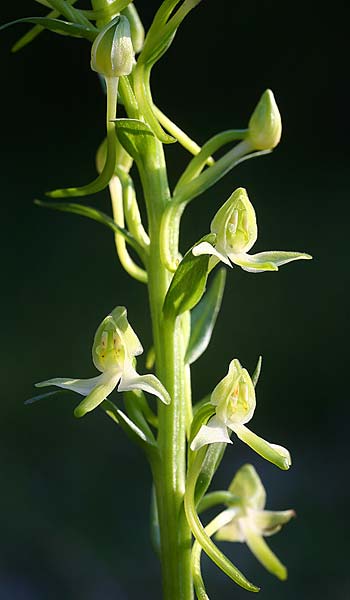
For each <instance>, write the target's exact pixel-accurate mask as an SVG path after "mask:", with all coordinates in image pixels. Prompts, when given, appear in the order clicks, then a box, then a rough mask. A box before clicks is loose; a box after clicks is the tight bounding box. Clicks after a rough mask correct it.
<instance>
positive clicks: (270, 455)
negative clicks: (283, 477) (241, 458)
mask: <svg viewBox="0 0 350 600" xmlns="http://www.w3.org/2000/svg"><path fill="white" fill-rule="evenodd" d="M230 429H232V431H234V432H235V434H236V435H237V437H239V439H240V440H242V442H244V443H245V444H247V445H248V446H250V448H252V449H253V450H254V451H255V452H257V454H260V456H262V457H263V458H265V459H266V460H268V461H270V462H272V463H273V464H274V465H276V466H277V467H279V468H280V469H283V470H287V469H289V467H290V465H291V462H292V461H291V458H290V454H289V452H288V450H287V449H286V448H283V446H277V445H276V444H270V442H267V441H266V440H264V439H263V438H261V437H259V436H258V435H256V434H255V433H253V432H252V431H250V429H248V428H247V427H245V426H244V425H233V424H231V423H230Z"/></svg>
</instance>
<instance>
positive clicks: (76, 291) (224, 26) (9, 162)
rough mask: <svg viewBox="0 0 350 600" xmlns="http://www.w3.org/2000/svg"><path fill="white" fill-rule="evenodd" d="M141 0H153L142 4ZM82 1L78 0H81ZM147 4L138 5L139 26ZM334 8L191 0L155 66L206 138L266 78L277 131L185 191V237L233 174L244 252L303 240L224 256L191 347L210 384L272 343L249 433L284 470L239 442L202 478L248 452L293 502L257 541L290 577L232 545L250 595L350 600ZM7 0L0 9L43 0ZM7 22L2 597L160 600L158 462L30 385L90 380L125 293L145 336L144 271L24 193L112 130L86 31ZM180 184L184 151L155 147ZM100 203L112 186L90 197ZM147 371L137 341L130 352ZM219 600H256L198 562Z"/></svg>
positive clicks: (81, 172) (183, 113)
mask: <svg viewBox="0 0 350 600" xmlns="http://www.w3.org/2000/svg"><path fill="white" fill-rule="evenodd" d="M142 4H146V5H147V7H146V8H144V7H143V6H142ZM85 6H86V4H85ZM157 6H158V2H157V1H156V0H152V1H148V2H144V3H140V4H139V11H140V13H141V15H142V16H143V18H144V22H145V24H146V25H148V24H149V23H150V20H151V17H152V14H153V13H154V11H155V9H156V7H157ZM341 9H342V5H341V4H340V3H338V4H337V3H336V2H335V3H332V5H331V6H330V8H327V10H325V9H324V10H323V9H322V8H321V7H320V5H319V6H316V3H305V2H303V3H301V2H294V3H284V4H283V5H282V4H281V3H280V2H276V1H267V2H258V1H251V2H249V3H247V2H240V1H238V2H234V3H231V2H228V1H226V2H212V1H211V0H203V2H202V3H201V5H199V6H198V7H197V8H196V9H195V10H194V11H193V13H192V14H191V15H190V16H189V17H188V19H187V20H186V22H185V23H184V24H183V26H182V27H181V29H180V30H179V32H178V35H177V37H176V39H175V41H174V44H173V46H172V47H171V49H170V50H169V52H168V53H167V55H166V56H165V57H164V58H163V59H162V60H161V62H160V63H159V65H158V66H157V68H156V69H155V70H154V76H153V90H154V96H155V99H156V101H157V103H158V104H159V106H160V107H161V108H163V110H165V111H166V112H167V113H168V114H169V116H170V117H173V118H174V120H175V121H176V122H177V123H178V124H179V125H181V126H182V127H183V128H184V129H185V130H186V131H188V132H189V133H190V134H191V135H192V136H193V137H194V138H195V139H196V140H198V142H199V143H203V142H204V141H205V140H206V139H207V138H208V137H210V136H211V135H213V134H214V133H216V132H217V131H219V130H222V129H226V128H233V127H237V128H241V127H245V126H246V124H247V122H248V119H249V115H250V113H251V111H252V110H253V108H254V106H255V104H256V102H257V101H258V98H259V96H260V94H261V93H262V92H263V90H264V89H266V88H267V87H270V88H272V89H273V91H274V93H275V95H276V98H277V101H278V104H279V107H280V110H281V113H282V116H283V127H284V129H283V140H282V142H281V144H280V146H279V147H278V148H277V150H276V151H275V152H274V153H273V155H271V156H268V157H264V158H261V159H259V160H256V161H248V162H247V163H245V164H243V165H241V166H239V167H238V168H237V169H236V170H235V171H233V172H232V173H230V175H229V176H227V177H226V178H225V179H224V180H223V181H222V182H220V184H219V185H218V186H217V187H215V188H214V189H211V190H210V191H209V192H207V193H206V194H205V195H203V196H202V197H200V198H198V199H196V200H195V201H194V202H193V204H192V205H191V207H190V209H189V210H188V212H187V213H186V216H185V218H184V225H183V234H182V235H183V244H182V249H183V250H185V249H186V248H187V247H188V246H189V245H190V244H191V243H193V242H194V241H196V240H197V239H198V238H199V237H200V236H201V235H203V234H205V233H206V232H207V231H208V228H209V223H210V220H211V218H212V216H213V215H214V213H215V212H216V210H217V209H218V207H219V206H220V205H221V204H222V203H223V202H224V201H225V200H226V198H227V197H228V195H229V194H230V193H231V192H232V191H233V189H234V188H235V187H238V186H244V187H246V188H247V189H248V192H249V195H250V198H251V200H252V201H253V204H254V206H255V208H256V211H257V217H258V225H259V228H260V236H259V240H258V242H257V244H256V246H255V248H254V251H261V250H270V249H271V250H272V249H285V250H299V251H307V252H310V253H311V254H312V255H313V256H314V257H315V258H314V261H313V262H300V263H293V264H291V265H287V266H285V267H282V268H281V270H280V271H279V273H277V274H275V273H274V274H269V273H265V274H261V275H259V276H254V275H252V274H249V273H244V272H242V271H241V270H239V269H233V270H232V272H231V271H230V273H228V278H227V291H226V295H225V299H224V304H223V309H222V312H221V315H220V318H219V320H218V323H217V327H216V330H215V334H214V336H213V339H212V343H211V346H210V347H209V350H208V352H207V353H206V355H205V356H204V357H202V358H201V359H200V360H199V361H198V363H196V364H195V365H194V369H193V380H194V394H195V399H196V400H197V399H200V398H201V397H202V396H203V395H204V394H206V393H207V392H208V391H211V390H212V389H213V387H214V385H215V384H216V383H217V381H218V380H219V379H220V378H221V377H222V376H223V375H224V374H225V373H226V370H227V365H228V362H229V361H230V359H231V358H232V357H234V356H237V357H239V359H240V360H241V362H242V363H243V365H245V366H247V368H248V369H250V370H252V369H253V368H254V366H255V362H256V359H257V356H258V355H259V354H260V353H261V354H262V355H263V357H264V366H263V372H262V377H261V381H260V383H259V387H258V406H257V410H256V413H255V416H254V419H253V422H252V423H251V426H252V429H253V430H254V431H256V432H257V433H259V434H261V435H262V436H263V437H265V438H266V439H271V440H273V441H274V442H276V443H278V442H280V443H282V444H283V445H285V446H287V447H288V448H289V449H290V450H291V452H292V456H293V468H292V469H291V470H290V471H289V472H287V473H285V472H282V471H279V470H278V469H277V468H275V467H274V466H272V465H270V464H268V463H266V462H264V461H263V460H260V459H259V457H257V456H256V455H255V454H253V452H251V451H250V450H249V448H248V447H246V446H243V444H241V443H239V442H237V443H236V444H235V445H234V447H230V448H229V449H228V451H227V453H226V456H225V460H224V463H223V465H222V466H221V468H220V470H219V472H218V474H217V477H216V480H215V482H214V488H220V487H221V486H224V487H226V486H227V485H228V484H229V482H230V481H231V478H232V476H233V474H234V472H235V470H236V469H237V468H238V467H239V466H240V465H241V464H242V463H244V462H247V461H249V462H252V463H253V464H254V465H255V466H256V468H257V469H258V471H259V473H260V475H261V477H262V478H263V481H264V483H265V485H266V488H267V490H268V508H272V509H275V510H279V509H286V508H291V507H293V508H295V510H296V511H297V514H298V518H297V519H296V520H295V521H294V522H293V523H291V524H289V525H288V526H287V527H286V528H285V530H284V531H283V532H282V533H281V534H280V535H278V536H276V537H274V538H271V540H269V543H271V547H272V548H273V549H274V550H275V551H276V553H277V554H278V556H279V557H280V558H281V559H282V560H283V561H284V562H285V563H286V564H287V565H288V568H289V579H288V581H287V582H286V583H280V582H279V581H277V580H275V579H274V578H273V577H272V576H270V575H269V574H268V573H266V572H265V571H264V570H263V569H262V568H261V567H260V565H259V564H258V563H257V562H256V560H255V559H254V557H251V555H250V554H249V553H248V551H247V550H246V548H245V547H244V546H243V545H238V544H232V545H231V546H228V545H226V546H225V549H226V550H227V552H228V553H229V555H230V556H231V558H232V559H233V560H234V562H235V563H236V564H238V565H239V566H240V567H241V569H242V570H243V571H244V572H245V574H246V575H247V576H248V577H249V578H250V579H251V580H252V581H254V582H255V583H258V584H260V585H261V586H262V591H261V593H260V596H259V598H261V600H277V599H280V598H281V597H282V595H283V597H284V598H285V600H292V599H293V600H295V598H298V599H299V598H300V599H303V600H304V599H305V600H306V599H307V600H313V599H316V598H317V599H318V598H322V599H324V600H327V599H328V598H330V599H334V600H346V599H347V598H350V592H349V586H350V579H349V567H348V555H347V554H348V543H347V541H346V539H349V526H348V518H347V509H348V505H349V486H348V456H347V452H348V444H347V441H348V440H347V438H348V437H349V433H348V422H349V398H348V390H347V386H346V383H347V379H348V364H349V362H348V352H347V337H348V332H347V325H348V307H347V282H348V267H349V261H348V253H347V245H348V229H349V228H348V219H349V204H348V202H349V199H348V192H347V187H348V174H347V173H346V166H347V162H346V161H347V157H346V151H347V146H348V138H347V137H346V136H347V134H346V131H345V129H346V127H347V123H348V120H349V119H348V114H349V108H348V106H349V98H348V97H346V90H345V87H346V78H347V77H348V68H347V66H345V62H344V64H343V59H344V57H345V56H346V55H345V49H346V47H345V43H343V39H345V34H346V31H345V27H344V28H343V24H342V23H343V21H344V19H345V16H344V14H342V11H341ZM44 13H45V9H43V8H42V7H40V6H39V5H37V4H35V3H34V2H33V3H32V2H24V1H22V2H15V3H13V6H11V7H10V6H6V8H5V9H4V10H3V11H2V16H1V19H2V21H4V22H5V21H8V20H11V19H15V18H19V17H20V16H30V15H33V14H37V15H38V14H44ZM24 31H25V26H23V25H19V26H18V27H17V28H13V29H10V30H6V31H4V32H2V33H1V36H0V49H1V196H2V198H1V206H2V211H1V214H2V227H1V241H2V246H3V247H2V282H3V285H2V301H3V306H2V312H1V314H2V324H1V333H2V335H1V342H2V367H3V372H2V386H1V387H2V394H1V396H2V399H1V407H2V410H1V418H0V422H1V426H0V427H1V431H0V487H1V491H0V599H1V600H56V599H58V598H59V599H60V600H61V599H62V598H64V599H66V600H97V599H98V600H100V599H104V600H117V599H118V600H126V599H128V600H133V599H134V598H138V597H140V595H142V597H144V598H146V599H147V600H148V599H151V598H154V599H160V597H161V593H160V586H159V578H160V575H159V568H158V565H157V561H156V558H155V557H154V556H153V554H152V552H151V550H150V545H149V536H148V509H149V489H150V481H151V479H150V474H149V471H148V468H147V466H146V464H145V462H144V460H143V456H142V455H141V452H140V451H139V450H138V449H137V448H136V447H133V446H132V445H131V444H130V443H129V441H128V440H126V439H124V436H123V433H122V432H121V431H119V430H117V429H116V428H115V427H114V425H113V424H112V422H110V421H109V420H107V419H106V417H105V416H104V415H103V414H102V413H100V412H98V411H94V412H93V414H91V415H89V416H87V417H86V418H84V419H82V420H76V419H74V417H73V415H72V409H73V405H72V404H71V403H70V401H69V398H68V397H66V396H62V398H60V396H57V398H52V399H50V400H47V401H46V402H42V403H38V404H36V405H33V406H30V407H29V406H24V405H23V401H24V400H25V399H26V398H28V397H30V396H32V395H33V394H34V393H35V392H34V389H33V383H34V382H35V381H40V380H43V379H47V378H50V377H54V376H61V375H63V376H65V375H68V376H76V377H91V376H93V373H94V369H93V366H92V364H91V359H90V349H91V342H92V337H93V335H94V332H95V329H96V327H97V325H98V324H99V322H100V321H101V319H102V318H103V317H104V316H105V315H106V314H107V313H108V312H109V311H110V310H111V309H112V308H113V307H114V306H115V305H117V304H119V305H123V304H125V305H126V306H128V310H129V318H130V321H131V323H132V325H133V327H134V328H135V330H136V331H137V332H138V334H139V336H140V338H141V340H142V342H143V345H144V347H145V348H147V347H148V346H149V343H150V325H149V319H148V317H147V301H146V293H145V288H144V287H143V286H142V284H139V283H137V282H135V281H134V280H130V278H129V277H128V276H127V275H126V274H125V273H124V272H123V270H122V269H121V267H120V265H119V264H118V262H116V259H115V255H114V252H113V249H114V247H113V236H112V235H111V234H110V233H109V232H108V231H107V230H105V229H104V228H103V227H102V226H100V225H98V224H95V223H92V222H90V221H87V220H84V219H82V218H80V217H76V216H73V215H66V214H61V213H55V212H49V211H45V210H43V209H39V208H36V207H35V206H34V205H33V202H32V200H33V199H34V198H35V197H40V198H43V197H44V192H45V191H46V190H48V189H54V188H56V187H64V186H66V185H72V184H73V185H75V184H83V183H86V182H87V181H89V180H90V179H92V178H93V177H94V152H95V149H96V147H97V145H98V144H99V143H100V141H101V139H102V137H103V135H104V124H103V123H104V99H103V96H102V94H101V90H100V87H99V83H98V81H97V80H96V77H95V75H94V74H93V73H92V72H91V71H90V68H89V45H88V43H87V42H85V41H83V40H71V39H67V38H64V37H61V36H56V35H55V34H50V33H44V34H42V35H41V36H40V37H39V38H38V39H37V40H36V41H35V43H33V44H32V45H30V46H29V47H27V48H26V49H24V50H23V51H22V52H20V53H18V54H16V55H11V54H10V47H11V45H12V43H14V42H15V41H16V39H17V38H18V37H19V36H20V35H21V34H22V33H24ZM167 157H168V162H169V172H170V179H171V182H172V183H174V182H175V181H176V177H177V176H178V175H179V174H180V172H181V169H182V168H183V167H184V166H185V164H186V161H187V160H188V156H187V155H186V152H185V151H183V150H182V149H181V147H179V146H177V147H169V148H168V149H167ZM87 201H89V202H90V203H91V205H94V206H97V207H98V208H100V209H101V210H104V211H106V212H107V211H109V204H108V199H107V194H105V193H101V194H99V195H98V196H95V197H94V198H91V199H88V200H87ZM143 369H144V359H143V357H141V359H140V361H139V370H140V372H142V371H143ZM204 562H205V567H204V575H205V579H206V581H207V584H208V593H209V595H210V597H211V598H212V599H213V600H218V599H219V598H220V600H226V599H229V598H237V599H241V598H242V599H243V598H248V592H244V591H242V590H240V589H239V588H236V587H235V586H234V585H233V584H232V583H231V582H230V581H229V580H228V579H227V578H226V576H225V575H223V574H222V573H220V572H219V571H218V570H217V569H216V567H214V566H212V565H211V564H210V563H209V561H207V560H204Z"/></svg>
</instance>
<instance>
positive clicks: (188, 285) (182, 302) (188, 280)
mask: <svg viewBox="0 0 350 600" xmlns="http://www.w3.org/2000/svg"><path fill="white" fill-rule="evenodd" d="M213 240H215V235H213V234H209V235H206V236H204V237H203V238H202V239H201V240H200V241H208V242H210V241H213ZM197 243H198V242H197ZM195 245H197V244H195ZM209 259H210V256H209V255H208V254H203V255H200V256H194V254H193V253H192V248H190V250H189V251H188V252H187V253H186V254H185V256H184V258H183V259H182V261H181V262H180V264H179V266H178V268H177V269H176V271H175V273H174V277H173V278H172V281H171V284H170V287H169V289H168V292H167V295H166V297H165V300H164V306H163V312H164V316H165V317H166V318H171V317H172V318H175V317H177V316H178V315H180V314H181V313H183V312H185V311H186V310H191V309H192V308H193V307H194V306H196V304H197V303H198V302H199V300H200V299H201V297H202V296H203V294H204V292H205V286H206V283H207V277H208V263H209Z"/></svg>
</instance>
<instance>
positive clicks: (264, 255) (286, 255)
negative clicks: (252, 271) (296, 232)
mask: <svg viewBox="0 0 350 600" xmlns="http://www.w3.org/2000/svg"><path fill="white" fill-rule="evenodd" d="M251 258H254V259H255V260H259V261H268V262H272V263H273V264H274V265H276V266H277V267H280V266H281V265H285V264H287V263H289V262H292V261H293V260H311V259H312V256H311V255H310V254H306V253H305V252H284V251H282V250H271V251H270V252H258V254H252V255H251Z"/></svg>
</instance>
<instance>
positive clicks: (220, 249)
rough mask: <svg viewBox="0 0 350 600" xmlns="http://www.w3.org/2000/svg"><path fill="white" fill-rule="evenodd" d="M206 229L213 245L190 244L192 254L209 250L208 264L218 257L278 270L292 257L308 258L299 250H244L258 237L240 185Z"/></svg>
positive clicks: (252, 268) (253, 268)
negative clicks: (209, 259)
mask: <svg viewBox="0 0 350 600" xmlns="http://www.w3.org/2000/svg"><path fill="white" fill-rule="evenodd" d="M210 230H211V232H212V233H214V234H215V235H216V242H215V246H214V245H212V244H209V243H208V242H201V243H199V244H198V245H196V246H194V248H193V250H192V252H193V254H194V255H195V256H199V255H201V254H211V255H212V256H213V259H212V266H215V264H217V262H218V261H219V260H221V261H222V262H223V263H225V264H226V265H228V266H231V262H232V263H234V264H235V265H238V266H240V267H241V268H242V269H244V270H245V271H249V272H251V273H261V272H262V271H278V267H279V266H281V265H284V264H286V263H289V262H291V261H293V260H300V259H306V260H308V259H310V258H312V256H310V254H305V253H301V252H282V251H278V250H277V251H276V250H275V251H270V252H258V254H248V251H249V250H250V249H251V248H252V246H253V245H254V244H255V242H256V240H257V237H258V227H257V223H256V216H255V210H254V208H253V205H252V203H251V202H250V200H249V198H248V194H247V192H246V190H245V189H244V188H238V189H237V190H235V191H234V192H233V194H232V195H231V196H230V197H229V199H228V200H227V201H226V202H225V204H224V205H223V206H222V207H221V208H220V209H219V210H218V212H217V213H216V215H215V217H214V219H213V220H212V222H211V226H210Z"/></svg>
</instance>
